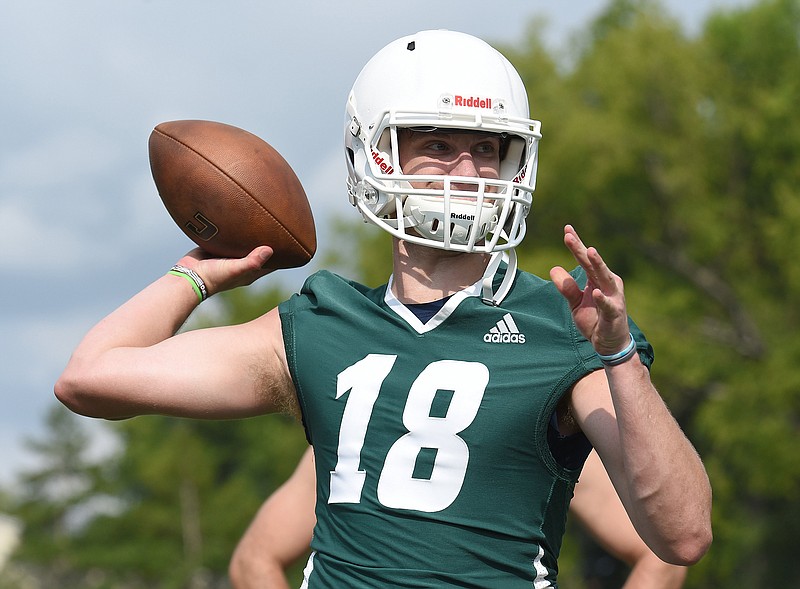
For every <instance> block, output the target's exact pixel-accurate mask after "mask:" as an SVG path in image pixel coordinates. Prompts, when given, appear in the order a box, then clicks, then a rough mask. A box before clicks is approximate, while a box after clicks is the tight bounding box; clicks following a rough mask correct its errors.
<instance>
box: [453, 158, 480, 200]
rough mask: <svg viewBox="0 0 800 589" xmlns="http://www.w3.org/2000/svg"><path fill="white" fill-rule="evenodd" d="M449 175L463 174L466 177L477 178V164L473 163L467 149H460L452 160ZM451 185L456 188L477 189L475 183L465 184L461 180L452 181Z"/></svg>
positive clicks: (478, 174) (478, 173)
mask: <svg viewBox="0 0 800 589" xmlns="http://www.w3.org/2000/svg"><path fill="white" fill-rule="evenodd" d="M449 175H450V176H464V177H467V178H477V177H478V176H480V172H479V171H478V166H476V165H475V160H474V159H473V157H472V154H471V153H470V152H469V151H466V150H465V151H462V152H461V153H460V154H459V155H458V157H457V158H456V159H455V161H454V162H453V167H452V168H450V172H449ZM452 187H453V188H455V189H456V190H471V191H475V190H477V189H478V188H477V186H476V185H475V184H472V183H469V184H465V183H463V182H454V183H453V184H452Z"/></svg>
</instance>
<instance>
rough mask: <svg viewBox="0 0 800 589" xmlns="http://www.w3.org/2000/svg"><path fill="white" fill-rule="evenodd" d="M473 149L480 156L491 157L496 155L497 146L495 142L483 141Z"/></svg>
mask: <svg viewBox="0 0 800 589" xmlns="http://www.w3.org/2000/svg"><path fill="white" fill-rule="evenodd" d="M473 149H474V151H475V152H476V153H479V154H481V155H492V154H495V153H497V151H498V149H499V146H498V145H497V144H496V142H495V141H484V142H482V143H478V144H477V145H476V146H475V147H474V148H473Z"/></svg>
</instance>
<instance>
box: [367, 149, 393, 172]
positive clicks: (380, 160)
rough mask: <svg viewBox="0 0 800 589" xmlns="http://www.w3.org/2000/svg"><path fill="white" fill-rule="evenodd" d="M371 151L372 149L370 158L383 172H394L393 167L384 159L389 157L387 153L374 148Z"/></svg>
mask: <svg viewBox="0 0 800 589" xmlns="http://www.w3.org/2000/svg"><path fill="white" fill-rule="evenodd" d="M371 151H372V159H373V161H374V162H375V163H376V164H377V165H378V167H379V168H380V170H381V172H383V173H384V174H392V173H394V168H393V167H392V165H391V164H390V163H389V162H387V161H386V159H387V158H388V157H389V156H388V155H386V154H385V153H378V152H377V151H375V150H374V149H373V150H371Z"/></svg>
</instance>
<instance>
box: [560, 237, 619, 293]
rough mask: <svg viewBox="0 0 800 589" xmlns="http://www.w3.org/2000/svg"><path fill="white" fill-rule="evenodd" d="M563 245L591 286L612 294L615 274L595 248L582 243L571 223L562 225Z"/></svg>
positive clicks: (614, 291)
mask: <svg viewBox="0 0 800 589" xmlns="http://www.w3.org/2000/svg"><path fill="white" fill-rule="evenodd" d="M564 245H566V246H567V249H569V251H570V252H571V253H572V256H573V257H574V258H575V261H576V262H578V264H580V266H581V267H582V268H583V270H584V271H585V272H586V276H587V277H588V279H589V283H590V284H591V285H592V286H594V287H596V288H599V289H600V290H601V291H602V293H603V294H604V295H606V296H612V295H613V294H615V293H616V292H617V281H616V276H615V274H614V273H613V272H612V271H611V270H610V269H609V267H608V266H607V265H606V263H605V261H604V260H603V257H602V256H601V255H600V253H599V252H598V251H597V248H595V247H586V245H584V243H583V241H582V240H581V238H580V237H579V236H578V232H577V231H575V228H574V227H573V226H572V225H567V226H565V227H564Z"/></svg>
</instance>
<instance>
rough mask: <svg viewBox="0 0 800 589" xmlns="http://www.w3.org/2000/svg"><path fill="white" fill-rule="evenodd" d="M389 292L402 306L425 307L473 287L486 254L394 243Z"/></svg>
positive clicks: (486, 257) (403, 242)
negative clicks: (422, 304) (392, 278)
mask: <svg viewBox="0 0 800 589" xmlns="http://www.w3.org/2000/svg"><path fill="white" fill-rule="evenodd" d="M392 248H393V249H392V253H393V260H394V264H393V266H394V267H393V272H394V280H393V283H392V292H393V294H394V296H396V297H397V299H398V300H399V301H401V302H403V303H427V302H430V301H435V300H438V299H442V298H444V297H447V296H450V295H452V294H455V293H457V292H458V291H460V290H464V289H465V288H467V287H469V286H472V285H473V284H475V283H476V282H477V281H478V280H479V279H480V278H481V276H483V273H484V271H485V270H486V265H487V263H488V262H489V256H488V255H487V254H478V253H464V252H449V251H444V250H438V249H434V248H430V247H426V246H424V245H416V244H413V243H408V242H406V241H402V240H399V239H395V240H394V241H393V245H392Z"/></svg>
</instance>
